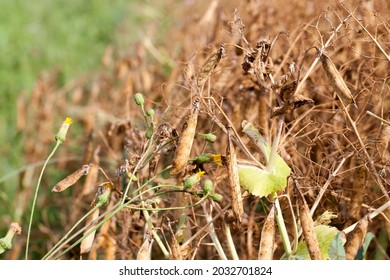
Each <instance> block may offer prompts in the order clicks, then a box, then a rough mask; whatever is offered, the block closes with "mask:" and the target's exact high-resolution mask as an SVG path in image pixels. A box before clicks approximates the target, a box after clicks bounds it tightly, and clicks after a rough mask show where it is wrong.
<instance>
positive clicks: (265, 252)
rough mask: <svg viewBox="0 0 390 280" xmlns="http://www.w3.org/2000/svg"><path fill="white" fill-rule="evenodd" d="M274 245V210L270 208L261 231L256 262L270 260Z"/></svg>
mask: <svg viewBox="0 0 390 280" xmlns="http://www.w3.org/2000/svg"><path fill="white" fill-rule="evenodd" d="M274 245H275V208H274V207H272V208H271V211H270V212H269V214H268V216H267V218H266V219H265V221H264V225H263V229H262V230H261V240H260V247H259V255H258V258H257V259H258V260H272V259H273V256H274Z"/></svg>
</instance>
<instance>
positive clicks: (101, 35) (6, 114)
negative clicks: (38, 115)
mask: <svg viewBox="0 0 390 280" xmlns="http://www.w3.org/2000/svg"><path fill="white" fill-rule="evenodd" d="M162 15H163V13H162V12H161V10H159V8H158V6H157V5H156V4H155V3H150V2H148V1H140V0H110V1H106V0H88V1H87V0H85V1H81V0H36V1H33V2H29V1H24V0H12V1H10V0H0V53H1V55H0V65H1V67H0V104H1V107H0V108H1V109H0V123H1V125H0V143H1V145H0V178H2V177H4V176H6V175H8V174H10V173H12V172H15V170H17V169H18V168H19V167H21V166H23V165H24V164H25V163H24V161H23V155H22V151H23V147H22V141H21V135H22V133H21V132H18V131H16V119H17V115H16V114H17V112H16V100H17V98H18V96H19V95H20V94H26V95H28V93H29V91H30V90H31V89H32V87H33V85H34V82H35V81H36V80H37V77H38V76H39V73H41V72H42V71H44V70H50V69H54V68H56V67H58V68H59V69H60V73H61V81H60V82H61V83H66V82H68V81H70V80H72V79H74V78H76V77H77V76H79V75H81V74H83V73H86V72H93V71H98V69H99V67H100V64H101V58H102V55H103V53H104V50H105V49H106V47H107V46H108V45H109V44H113V45H115V47H117V48H119V49H124V48H126V46H129V45H130V44H131V43H132V42H134V41H135V40H136V39H137V35H138V34H139V30H140V28H141V27H140V26H142V25H143V24H146V23H147V22H148V21H151V20H156V19H161V17H162ZM59 117H60V118H63V117H65V116H59ZM44 156H46V155H43V157H44ZM16 184H17V178H16V176H13V177H12V178H10V179H7V181H6V182H5V183H1V182H0V217H1V216H2V215H4V214H5V215H12V214H11V213H9V211H10V209H9V207H10V206H11V204H12V201H13V199H12V197H13V195H14V193H12V190H16V189H17V188H16Z"/></svg>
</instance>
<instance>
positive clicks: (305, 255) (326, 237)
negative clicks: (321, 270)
mask: <svg viewBox="0 0 390 280" xmlns="http://www.w3.org/2000/svg"><path fill="white" fill-rule="evenodd" d="M314 231H315V232H316V234H317V239H318V243H319V244H320V249H321V252H322V257H323V259H324V260H326V259H329V254H328V249H329V247H330V244H331V242H332V240H333V239H334V238H335V236H336V235H337V234H338V233H339V230H338V229H337V228H335V227H330V226H327V225H318V226H316V227H314ZM294 258H295V259H304V260H310V255H309V252H308V250H307V247H306V243H305V241H300V242H299V244H298V249H297V251H296V253H295V255H294Z"/></svg>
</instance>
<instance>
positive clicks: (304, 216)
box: [294, 180, 322, 260]
mask: <svg viewBox="0 0 390 280" xmlns="http://www.w3.org/2000/svg"><path fill="white" fill-rule="evenodd" d="M294 187H295V193H296V196H297V201H298V209H299V219H300V221H301V226H302V232H303V236H304V237H305V242H306V246H307V250H308V251H309V255H310V258H311V259H312V260H322V252H321V249H320V245H319V243H318V239H317V235H316V232H315V230H314V222H313V219H312V217H311V215H310V209H309V206H308V205H307V203H306V200H305V198H304V197H303V194H302V193H301V191H300V189H299V185H298V182H297V180H294Z"/></svg>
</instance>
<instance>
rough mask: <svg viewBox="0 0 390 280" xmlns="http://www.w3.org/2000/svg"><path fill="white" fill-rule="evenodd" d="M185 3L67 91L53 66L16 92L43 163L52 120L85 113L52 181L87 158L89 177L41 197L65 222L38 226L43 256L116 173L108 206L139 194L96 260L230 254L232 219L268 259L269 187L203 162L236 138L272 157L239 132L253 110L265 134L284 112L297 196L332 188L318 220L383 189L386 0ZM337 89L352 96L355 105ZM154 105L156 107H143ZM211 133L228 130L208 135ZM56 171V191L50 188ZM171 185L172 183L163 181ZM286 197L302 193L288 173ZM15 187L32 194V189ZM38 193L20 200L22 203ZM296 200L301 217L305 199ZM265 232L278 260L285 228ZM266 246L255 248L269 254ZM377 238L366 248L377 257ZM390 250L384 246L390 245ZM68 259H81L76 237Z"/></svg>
mask: <svg viewBox="0 0 390 280" xmlns="http://www.w3.org/2000/svg"><path fill="white" fill-rule="evenodd" d="M187 2H188V3H190V4H180V5H179V6H178V7H176V8H175V9H176V10H177V11H178V12H179V14H180V15H179V16H178V17H177V20H178V24H176V25H175V26H174V27H173V28H172V30H170V31H169V32H168V34H167V35H166V36H165V38H164V40H163V41H162V42H160V43H158V44H157V43H155V44H156V46H154V45H153V44H154V42H153V41H154V40H153V34H145V35H144V36H145V38H143V39H142V41H141V42H140V43H137V44H135V45H134V46H132V47H131V48H129V50H128V52H127V53H118V52H116V51H115V50H112V49H111V48H109V49H108V50H107V53H106V55H105V56H104V60H103V64H102V69H101V71H100V72H98V73H96V74H94V75H93V76H84V77H80V78H79V79H76V80H74V81H73V82H71V83H69V84H66V85H65V86H63V87H61V88H58V86H57V85H58V82H57V79H58V76H57V74H58V73H57V72H56V71H51V72H49V73H43V74H42V76H41V77H40V78H39V79H38V81H37V82H36V86H35V88H34V90H33V91H32V92H31V96H30V99H29V100H25V99H24V98H21V99H20V100H19V102H18V110H19V111H18V116H19V118H20V119H19V121H18V129H19V130H20V132H21V133H23V135H24V139H25V159H26V161H28V162H30V163H34V162H37V161H41V160H42V156H43V155H46V154H47V153H48V150H49V148H50V146H51V145H52V143H53V131H55V127H57V119H62V118H63V116H65V115H69V116H71V117H72V118H73V120H74V125H73V127H72V128H71V132H70V134H71V135H70V136H69V135H68V139H67V140H66V142H65V145H63V147H61V149H60V154H57V160H56V162H55V168H56V170H61V173H62V174H60V175H64V176H63V177H61V176H58V178H57V182H58V181H60V180H61V179H62V178H64V177H66V175H67V174H71V173H72V172H74V170H77V169H78V168H80V166H83V165H84V166H85V164H92V167H91V169H90V173H89V174H88V175H87V177H86V181H85V183H84V186H85V187H84V188H85V189H82V185H83V180H84V178H80V177H81V176H82V175H85V174H86V173H85V172H84V171H85V170H84V171H83V170H78V171H76V173H73V174H72V175H71V176H73V177H74V178H73V177H72V178H69V179H68V178H67V179H65V180H67V182H66V184H65V183H61V184H64V186H65V185H66V186H65V187H67V186H68V185H71V184H74V186H73V187H72V188H71V189H70V190H69V189H68V190H65V191H64V192H62V193H53V194H50V195H49V194H48V195H47V196H46V195H45V196H44V197H43V198H42V199H40V204H41V205H40V208H42V209H43V210H42V211H43V213H42V216H43V217H44V216H45V215H48V212H49V211H50V209H49V208H50V207H52V206H55V207H56V208H58V209H59V210H58V211H59V214H58V215H59V224H58V228H51V227H50V225H49V224H50V222H49V220H48V219H45V218H43V221H42V226H41V227H39V228H38V229H36V232H34V233H33V236H34V238H39V236H41V237H42V239H47V240H48V241H46V243H42V244H41V247H40V248H33V251H35V252H36V254H42V255H44V254H45V252H47V251H48V250H49V249H50V248H51V247H52V246H53V244H55V243H56V242H57V241H58V240H59V239H61V237H62V236H63V235H64V234H65V233H66V231H67V230H69V229H70V228H71V227H72V226H73V225H74V223H75V221H77V220H78V219H80V218H81V217H82V216H83V215H84V214H85V213H87V212H88V210H89V209H90V204H91V201H92V200H93V196H94V193H95V191H94V190H93V188H95V189H96V188H97V186H98V185H99V184H100V183H101V182H102V181H107V178H106V176H107V177H108V178H110V181H112V182H113V184H114V188H113V191H112V193H111V196H110V199H111V201H112V203H110V204H108V205H107V206H106V207H105V208H102V209H100V213H104V212H107V211H108V212H109V211H110V210H112V209H114V208H113V207H114V205H115V203H118V202H120V201H123V202H127V201H130V200H131V198H132V196H134V195H136V194H137V195H138V199H137V200H134V201H131V203H130V204H128V206H127V207H125V208H123V209H121V210H120V211H118V212H117V213H115V215H114V216H113V217H111V219H109V220H108V221H106V223H104V224H103V226H100V227H99V228H98V229H97V231H96V235H95V241H94V244H92V245H91V244H88V246H87V249H86V250H84V249H83V252H85V253H86V252H88V251H90V253H89V256H85V258H89V259H103V258H116V259H137V258H138V259H149V258H152V259H162V258H167V257H171V258H176V259H220V258H221V254H220V251H219V250H222V251H227V247H228V246H230V247H231V246H232V244H231V243H229V244H228V243H227V242H226V238H225V233H224V230H223V225H224V223H225V222H227V223H229V222H231V221H234V222H235V223H236V224H238V226H237V227H236V230H234V231H231V237H232V240H233V244H234V245H235V249H236V252H237V255H238V257H239V258H240V259H255V258H257V255H256V253H254V252H258V251H259V247H260V244H259V243H260V240H261V242H265V238H266V237H261V233H262V231H263V232H266V231H267V232H268V229H270V230H271V229H272V227H269V221H268V222H267V224H265V225H264V226H261V225H263V222H264V220H265V219H266V217H267V216H268V217H269V219H270V220H273V214H272V213H273V212H271V214H269V212H270V208H272V207H273V203H272V201H271V200H272V199H271V198H262V199H258V198H256V197H255V196H252V195H250V194H248V193H245V192H244V193H242V199H241V198H239V197H237V201H235V200H234V199H232V198H231V197H230V194H229V186H230V188H232V187H234V186H233V185H232V184H234V182H233V181H232V180H234V176H233V177H232V175H234V174H231V173H232V172H233V171H232V170H233V168H232V167H229V168H225V167H221V166H219V164H215V163H216V162H215V157H209V158H208V159H209V161H207V162H201V163H199V162H197V161H195V160H193V159H194V158H196V157H198V156H200V155H202V154H209V155H219V154H222V156H225V153H226V151H228V156H230V157H232V152H233V151H234V150H235V151H236V156H237V161H246V162H250V163H251V164H254V165H256V163H254V162H253V161H254V159H256V160H258V161H262V159H261V158H260V155H259V151H258V150H257V149H256V147H254V146H253V144H251V143H250V141H249V139H248V138H246V136H245V135H243V134H241V133H237V132H236V131H241V129H240V127H241V123H242V121H243V120H247V121H249V122H251V123H253V124H255V126H257V127H258V128H259V130H260V132H261V133H262V135H263V136H264V138H265V140H266V141H267V142H268V143H272V140H273V139H274V137H275V136H276V135H275V134H276V132H277V123H278V122H279V121H282V122H283V128H282V133H281V139H280V141H279V145H278V147H277V148H278V153H279V154H280V155H281V157H282V158H283V159H284V160H285V161H286V163H287V164H288V165H289V167H291V170H292V176H293V177H294V178H295V179H296V180H297V181H298V182H299V184H300V186H301V188H300V190H301V192H302V199H300V200H298V201H297V202H296V203H298V204H303V203H304V202H303V201H306V203H307V206H308V207H309V208H311V207H312V205H313V203H314V201H316V198H317V197H318V195H319V193H320V190H321V189H322V188H323V187H324V185H326V186H325V189H324V192H323V193H322V194H321V196H320V200H319V201H318V205H316V211H315V212H314V213H310V214H311V215H312V216H313V217H312V218H313V219H312V220H315V219H316V217H317V216H319V215H321V214H322V213H323V212H324V211H326V210H328V211H331V212H333V213H336V214H337V218H336V219H333V220H332V221H331V225H332V226H335V227H337V228H338V229H340V230H341V229H343V228H345V227H346V226H348V225H350V224H352V223H353V222H355V221H356V220H358V219H360V218H361V217H362V215H363V214H365V212H367V211H370V209H373V208H378V207H379V206H381V205H383V204H384V203H386V202H387V201H388V199H389V196H388V192H389V189H390V186H389V182H390V177H389V174H390V167H389V166H390V162H389V145H388V143H389V137H388V135H389V133H388V131H389V127H388V125H386V124H385V123H383V122H381V121H380V120H378V119H376V118H373V117H372V116H370V115H368V114H366V112H367V111H371V112H373V113H374V114H376V115H377V116H379V117H381V118H383V119H385V120H387V121H388V120H389V117H390V115H389V112H390V78H389V77H390V61H389V59H388V58H387V57H386V55H385V53H389V52H390V51H389V48H390V24H389V22H388V20H386V19H388V18H389V17H390V6H389V3H388V1H386V0H379V1H364V2H362V3H361V4H359V5H357V4H356V1H346V2H345V3H343V4H338V5H336V4H329V3H326V2H327V1H311V2H310V3H309V2H307V1H303V0H299V1H298V0H296V1H290V4H289V7H291V9H290V8H289V7H287V6H286V5H285V1H281V0H274V1H256V0H250V1H217V0H215V1H187ZM183 3H184V2H183ZM352 14H353V16H351V15H352ZM336 31H337V32H336ZM382 50H384V52H383V51H382ZM292 65H293V66H292ZM136 92H141V93H143V96H144V97H145V107H146V109H147V110H145V112H147V114H146V113H145V114H143V113H142V111H141V110H140V108H139V106H137V104H135V103H134V102H133V96H134V94H135V93H136ZM339 98H340V99H342V100H343V101H346V102H347V103H348V104H349V103H350V102H352V101H353V102H354V104H355V105H356V107H355V106H348V108H345V107H344V105H343V104H342V103H340V102H339ZM27 104H28V106H27ZM348 104H345V106H347V105H348ZM152 107H153V109H154V111H153V114H152V112H151V111H148V110H149V109H150V108H152ZM188 109H190V111H188ZM230 128H231V130H230ZM151 130H153V131H154V133H153V135H151V134H150V131H151ZM148 131H149V132H148ZM228 131H229V132H230V131H231V135H229V134H230V133H229V134H228ZM200 133H203V134H207V133H213V134H214V135H215V136H217V139H216V140H215V141H214V143H210V142H207V141H205V139H204V138H202V137H200V135H201V134H200ZM151 136H152V137H151ZM233 148H234V149H233ZM229 153H230V155H229ZM262 163H263V164H264V162H262ZM171 165H173V169H172V170H170V171H169V169H167V167H168V166H171ZM88 166H89V165H88ZM93 166H99V168H101V170H102V171H103V172H105V175H104V174H103V173H102V172H99V171H98V170H97V169H95V168H93ZM336 167H337V168H336ZM52 168H54V167H53V166H52ZM94 169H95V170H94ZM99 170H100V169H99ZM227 170H228V171H227ZM201 172H205V173H204V174H205V175H204V178H202V176H201V175H199V174H203V173H201ZM227 172H229V173H228V174H227ZM194 175H197V176H198V177H197V179H196V180H195V181H194V182H193V183H194V184H193V185H191V187H190V188H188V189H187V188H186V189H182V188H180V187H181V186H182V184H183V181H182V180H183V178H184V180H186V179H187V178H190V177H191V176H194ZM23 176H26V174H23ZM30 176H31V174H30ZM76 177H77V178H76ZM205 178H206V179H210V180H212V182H213V187H212V191H211V192H209V193H208V192H207V191H205V190H203V189H202V186H203V181H204V179H205ZM70 179H72V180H70ZM76 179H77V180H76ZM79 179H80V180H79ZM46 180H47V181H46V182H44V185H46V186H47V188H51V187H52V186H53V183H54V184H55V182H52V181H48V178H46ZM68 181H69V182H68ZM290 181H291V180H289V182H290ZM32 182H33V180H32ZM93 185H94V186H93ZM167 185H171V186H177V187H176V188H174V189H169V190H167V191H165V189H164V186H167ZM65 187H61V190H62V189H64V188H65ZM23 189H24V190H26V189H27V190H29V189H31V188H28V187H24V188H23ZM140 190H142V194H141V191H140ZM208 191H209V190H208ZM241 191H242V190H241ZM282 194H285V195H286V196H288V197H289V198H290V199H291V200H292V201H293V202H295V199H294V196H293V194H292V186H291V184H289V185H288V186H287V189H286V191H285V192H283V193H279V195H282ZM206 195H208V198H207V199H205V197H206ZM20 196H24V197H25V196H26V191H22V189H21V192H20ZM211 198H212V199H211ZM17 199H18V198H17ZM303 199H304V200H303ZM18 201H19V203H20V201H27V200H25V199H19V200H18ZM286 201H287V200H283V199H282V200H281V207H282V210H283V214H284V219H285V220H286V224H287V230H288V231H289V235H290V236H294V232H293V231H294V230H293V226H292V224H293V223H294V222H296V221H294V219H293V217H294V215H292V213H291V211H290V207H289V205H288V204H287V203H286ZM232 203H234V205H235V207H234V208H233V209H234V214H232V211H231V210H230V208H231V204H232ZM237 203H238V204H237ZM241 203H242V204H241ZM292 204H293V205H297V204H294V203H292ZM27 205H28V204H25V205H23V206H19V207H21V208H22V209H23V211H27V210H26V209H27ZM183 206H185V207H187V208H185V209H184V208H183ZM241 206H243V209H241V208H240V207H241ZM45 208H47V210H44V209H45ZM301 210H302V209H301ZM307 210H308V209H306V210H305V211H306V216H308V217H310V214H308V213H307ZM293 211H294V212H296V213H298V207H294V208H293ZM242 212H243V213H242ZM362 213H363V214H362ZM232 215H233V216H232ZM181 217H185V219H184V221H182V219H181ZM384 217H386V216H378V217H377V218H375V219H373V220H372V221H371V222H370V224H369V225H367V227H368V229H367V230H368V231H370V232H373V233H374V234H375V235H376V236H378V235H379V232H380V231H381V229H382V228H384V227H385V224H386V225H387V228H389V226H388V225H389V220H388V219H389V218H388V217H389V216H388V214H387V220H386V219H385V218H384ZM312 220H311V221H310V220H309V223H312ZM262 228H263V230H262ZM44 229H46V230H44ZM211 229H212V231H211ZM83 232H84V231H81V232H80V234H79V235H78V237H79V238H80V237H81V236H82V233H83ZM264 234H265V233H264ZM388 234H389V231H388ZM267 235H269V237H270V238H269V240H270V242H275V244H272V245H274V246H272V247H269V245H270V244H268V245H267V248H269V249H266V251H267V253H261V254H260V258H269V257H273V258H275V259H280V258H281V257H282V255H283V254H284V251H283V247H282V242H281V239H280V236H279V233H278V231H277V230H276V237H275V241H272V240H273V239H272V238H273V233H272V232H271V231H270V233H267ZM210 236H212V237H210ZM271 237H272V238H271ZM305 237H306V236H305ZM388 238H389V239H390V236H388ZM152 240H154V241H157V242H152ZM216 240H219V241H218V242H219V245H217V243H218V242H217V241H216ZM159 242H161V244H163V245H164V246H165V248H166V249H167V252H168V255H166V253H164V251H163V250H162V249H161V247H160V246H159V245H160V244H159ZM210 242H213V243H214V246H208V245H207V244H209V243H210ZM267 242H268V241H267ZM69 244H72V242H70V243H69ZM248 244H249V245H248ZM386 244H388V243H386ZM359 245H361V241H359ZM94 246H97V247H94ZM217 246H220V248H216V247H217ZM248 246H249V248H248ZM264 246H265V245H264ZM386 246H387V245H386ZM14 247H17V245H16V244H15V246H14ZM261 247H262V249H261V250H260V252H262V251H263V250H265V249H264V247H263V245H261ZM274 249H275V250H274ZM355 249H356V248H354V250H355ZM15 250H17V248H16V249H15ZM374 250H375V248H374V247H373V248H371V250H369V251H368V256H367V258H373V256H374V253H373V251H374ZM382 250H384V252H387V253H385V254H384V256H385V258H389V257H388V256H389V250H390V248H389V247H387V248H382ZM354 252H355V251H354ZM173 253H174V254H173ZM10 256H11V255H10ZM65 257H66V258H68V259H79V258H80V250H79V248H77V247H76V248H74V249H72V250H70V251H69V252H68V253H67V254H66V255H65Z"/></svg>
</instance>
